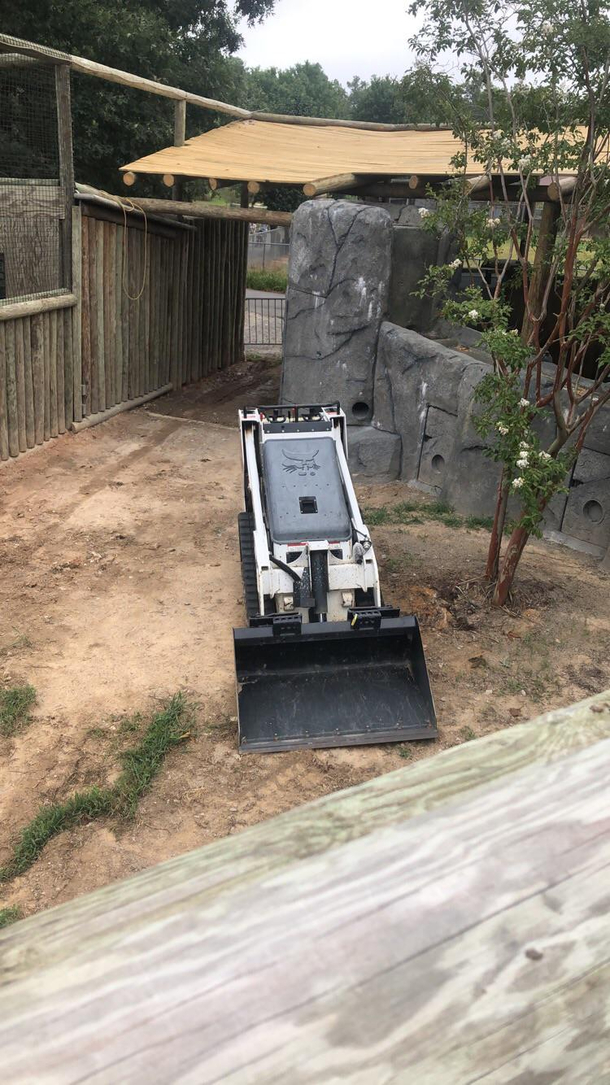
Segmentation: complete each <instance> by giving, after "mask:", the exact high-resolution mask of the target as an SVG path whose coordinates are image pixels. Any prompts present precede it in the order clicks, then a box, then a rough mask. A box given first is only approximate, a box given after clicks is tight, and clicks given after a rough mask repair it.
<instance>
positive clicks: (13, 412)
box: [5, 321, 19, 456]
mask: <svg viewBox="0 0 610 1085" xmlns="http://www.w3.org/2000/svg"><path fill="white" fill-rule="evenodd" d="M5 352H6V363H5V365H6V377H5V379H6V413H7V421H8V447H9V452H10V454H11V456H18V455H19V414H18V407H17V357H16V346H15V322H14V321H11V322H10V324H7V325H6V326H5Z"/></svg>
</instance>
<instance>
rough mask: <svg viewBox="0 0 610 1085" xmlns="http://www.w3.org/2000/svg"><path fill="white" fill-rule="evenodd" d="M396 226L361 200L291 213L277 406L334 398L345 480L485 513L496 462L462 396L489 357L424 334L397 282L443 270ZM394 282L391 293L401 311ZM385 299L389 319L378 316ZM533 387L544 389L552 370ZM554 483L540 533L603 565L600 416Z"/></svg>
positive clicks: (427, 314)
mask: <svg viewBox="0 0 610 1085" xmlns="http://www.w3.org/2000/svg"><path fill="white" fill-rule="evenodd" d="M397 229H401V226H400V225H399V226H396V225H393V223H392V220H391V218H390V216H389V215H388V213H387V212H386V211H385V210H384V209H383V208H381V207H376V206H371V205H362V204H356V203H348V202H344V201H332V200H316V201H312V202H310V203H305V204H302V205H301V207H300V208H299V209H298V211H297V212H296V213H295V216H294V221H293V231H292V239H291V253H290V263H289V283H288V292H287V306H286V315H287V319H286V332H285V344H284V368H283V384H282V395H283V401H284V402H330V401H332V400H335V399H338V400H339V401H340V402H341V405H342V406H343V408H344V410H345V411H346V415H347V418H348V423H349V444H350V463H351V466H352V470H353V472H354V474H355V475H356V476H358V475H360V476H363V477H367V478H381V479H397V478H403V479H405V480H407V481H409V482H413V483H416V484H417V485H419V486H422V487H424V488H426V489H427V490H429V491H431V492H433V493H436V494H438V496H439V498H440V499H441V500H444V501H446V502H447V503H448V504H449V505H451V506H452V507H453V508H455V509H457V510H458V511H459V512H461V513H462V514H465V515H475V516H489V515H491V514H492V512H493V508H494V503H495V493H496V487H497V481H498V475H499V467H498V465H497V464H495V463H494V462H493V461H492V460H490V459H489V458H488V456H486V454H485V453H486V446H485V442H483V441H482V439H481V437H480V436H479V435H478V434H477V432H476V429H475V428H474V425H473V413H474V410H475V409H476V407H475V403H474V391H475V388H476V386H477V384H478V383H479V381H480V380H481V379H482V377H483V376H484V374H485V373H486V372H487V371H488V370H489V362H488V361H487V360H486V356H485V355H484V354H483V353H482V352H481V351H479V350H477V348H476V346H475V345H474V343H475V342H476V340H475V339H474V338H473V335H472V333H470V337H469V334H468V329H464V331H465V333H466V334H465V339H466V340H467V341H468V348H469V350H470V349H472V350H473V351H474V352H475V354H476V355H477V356H476V357H475V356H474V355H473V354H471V353H469V352H467V351H466V350H465V349H464V348H463V347H461V349H455V348H453V347H451V346H448V345H446V342H445V343H443V342H440V341H439V339H438V338H433V336H434V334H435V332H436V334H437V335H444V334H446V329H443V327H442V323H441V322H438V321H437V324H436V325H435V324H434V322H432V324H431V319H432V318H431V309H430V307H428V308H427V309H426V307H425V306H424V308H421V307H420V306H418V304H411V300H410V298H411V295H410V293H409V294H408V296H407V287H408V286H409V284H411V285H410V286H409V291H410V290H411V289H413V286H414V285H415V283H416V282H417V280H418V279H419V278H420V277H421V274H422V273H423V268H424V266H425V264H426V263H429V262H430V260H432V259H434V260H439V261H440V260H442V261H444V260H445V259H446V258H447V254H446V253H445V252H442V253H441V252H440V251H439V250H438V245H437V246H436V248H435V247H434V246H432V248H430V245H429V244H428V238H429V237H430V235H425V237H424V241H425V244H424V241H422V237H421V236H416V235H422V233H423V232H422V231H421V230H417V229H416V226H415V225H411V226H410V227H409V230H410V233H409V234H406V233H403V234H402V235H401V239H400V242H399V243H398V244H397V243H396V241H395V231H396V230H397ZM409 237H411V238H412V239H413V244H412V245H411V246H409V244H408V243H407V241H408V238H409ZM439 244H440V245H441V247H442V244H444V242H443V241H442V239H441V242H440V243H439ZM448 251H450V250H448ZM397 260H399V262H400V267H399V268H398V269H397V267H396V261H397ZM409 260H411V265H409V267H408V268H407V269H406V270H405V267H404V266H403V265H404V264H405V263H408V262H409ZM393 261H394V265H393ZM397 282H401V283H402V284H403V287H404V291H405V294H404V296H403V297H402V302H401V304H402V309H400V307H399V306H398V305H397V301H396V299H397V298H399V299H400V297H401V294H400V290H398V288H397V286H396V283H397ZM392 291H394V301H393V310H392V315H393V316H394V319H393V320H392V321H390V320H387V319H384V318H385V317H386V316H387V315H388V309H389V307H390V304H391V303H392ZM396 314H398V315H400V316H401V323H402V321H405V322H407V321H408V322H409V323H415V324H417V325H420V326H418V327H416V328H413V327H405V326H404V325H403V326H401V325H400V324H399V323H397V322H396ZM422 330H425V331H427V332H428V333H429V334H428V335H423V334H421V332H422ZM471 341H472V343H473V345H472V348H471V347H470V343H471ZM544 380H545V382H546V381H551V380H552V369H549V370H548V372H546V373H545V375H544ZM541 436H544V435H543V434H541ZM566 484H567V486H568V492H567V493H565V494H558V495H557V496H556V497H555V498H554V499H553V501H552V502H551V504H550V506H549V508H548V510H547V512H546V517H545V524H546V531H547V533H548V534H549V535H550V536H551V537H554V538H557V539H558V541H563V542H567V543H570V544H572V545H576V546H578V547H580V548H583V549H586V550H588V551H589V552H590V553H592V554H595V555H597V556H599V557H604V560H605V561H606V567H608V566H610V556H606V555H610V410H609V409H605V410H604V411H602V412H600V413H599V414H598V416H597V417H596V419H595V420H594V423H593V424H592V426H591V427H590V429H589V432H588V434H587V438H586V444H585V447H584V448H583V450H582V451H581V453H580V455H579V457H578V460H577V461H576V464H575V466H574V468H573V469H572V471H571V473H570V478H569V479H567V480H566ZM517 509H518V505H517V502H516V500H515V501H514V505H513V511H514V512H516V511H517Z"/></svg>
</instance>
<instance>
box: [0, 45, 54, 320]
mask: <svg viewBox="0 0 610 1085" xmlns="http://www.w3.org/2000/svg"><path fill="white" fill-rule="evenodd" d="M65 215H66V201H65V194H64V193H63V191H62V187H61V184H60V168H59V148H58V129H57V105H56V89H55V69H54V66H53V65H52V64H49V65H45V64H41V63H39V62H37V61H36V60H34V59H32V58H30V57H20V56H17V55H13V54H10V55H9V56H2V66H1V67H0V304H2V302H3V301H9V300H10V301H15V300H20V299H23V298H26V297H30V296H31V295H32V294H35V295H40V294H43V295H44V294H50V293H54V292H56V291H58V290H61V289H62V288H65V287H66V286H67V285H68V284H67V283H66V282H64V281H62V280H63V278H64V277H65V276H64V274H63V273H62V259H61V231H62V227H63V222H64V220H65Z"/></svg>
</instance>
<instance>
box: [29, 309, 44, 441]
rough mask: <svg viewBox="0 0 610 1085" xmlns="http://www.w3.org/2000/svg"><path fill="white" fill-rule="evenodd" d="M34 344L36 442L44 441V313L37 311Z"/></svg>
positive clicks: (33, 375)
mask: <svg viewBox="0 0 610 1085" xmlns="http://www.w3.org/2000/svg"><path fill="white" fill-rule="evenodd" d="M30 335H31V345H32V393H33V399H34V442H35V444H37V445H41V444H42V442H43V441H44V351H45V343H44V314H43V313H35V314H34V316H33V317H32V318H31V327H30Z"/></svg>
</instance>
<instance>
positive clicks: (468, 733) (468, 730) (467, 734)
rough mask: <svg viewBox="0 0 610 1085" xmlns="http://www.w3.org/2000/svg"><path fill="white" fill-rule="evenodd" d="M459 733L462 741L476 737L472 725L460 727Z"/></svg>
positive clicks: (470, 740)
mask: <svg viewBox="0 0 610 1085" xmlns="http://www.w3.org/2000/svg"><path fill="white" fill-rule="evenodd" d="M460 734H461V736H462V738H463V739H464V742H472V740H473V738H476V737H477V736H476V732H475V731H473V729H472V727H462V729H461V731H460Z"/></svg>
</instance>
